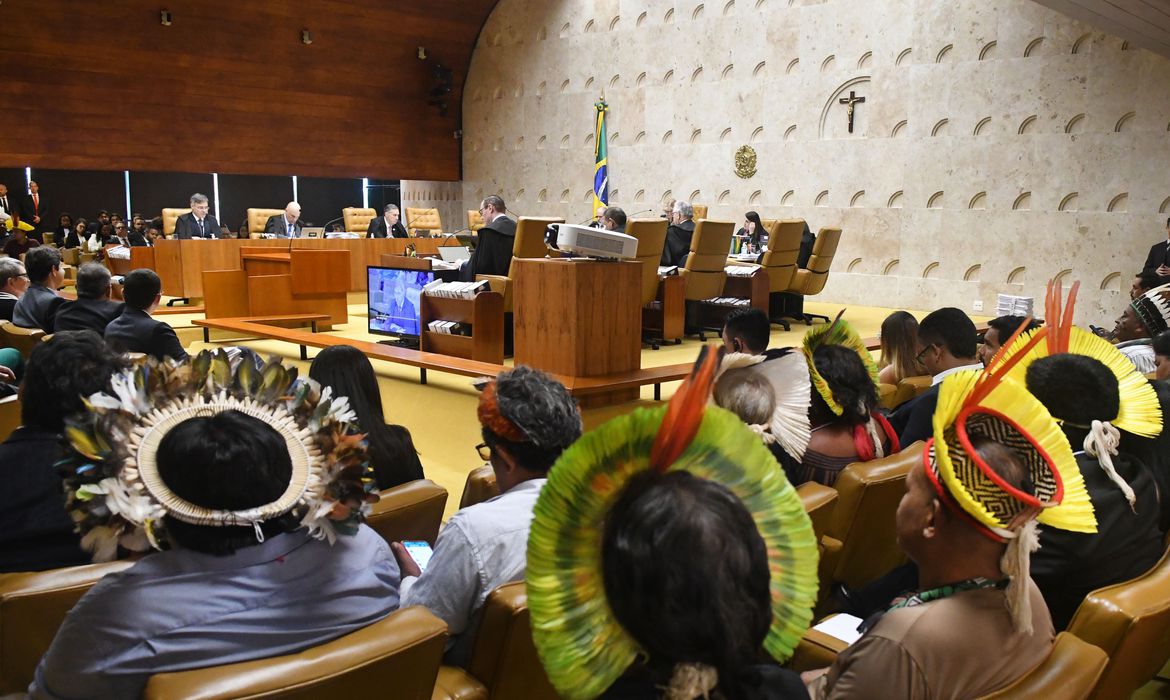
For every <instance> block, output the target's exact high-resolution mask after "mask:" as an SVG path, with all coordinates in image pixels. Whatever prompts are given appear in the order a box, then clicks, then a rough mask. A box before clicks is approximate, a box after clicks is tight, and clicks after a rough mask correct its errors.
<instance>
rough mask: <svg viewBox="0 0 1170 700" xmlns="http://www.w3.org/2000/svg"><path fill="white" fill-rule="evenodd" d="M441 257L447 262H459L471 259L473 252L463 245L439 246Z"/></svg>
mask: <svg viewBox="0 0 1170 700" xmlns="http://www.w3.org/2000/svg"><path fill="white" fill-rule="evenodd" d="M439 257H440V258H442V259H443V260H444V261H445V262H459V261H460V260H467V259H468V258H470V257H471V251H470V250H468V249H467V248H464V247H463V246H461V245H441V246H439Z"/></svg>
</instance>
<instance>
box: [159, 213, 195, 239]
mask: <svg viewBox="0 0 1170 700" xmlns="http://www.w3.org/2000/svg"><path fill="white" fill-rule="evenodd" d="M190 213H191V207H187V208H186V209H179V208H170V209H163V210H162V224H163V230H162V232H163V235H164V236H166V237H167V238H171V237H173V236H174V235H175V222H176V221H178V220H179V217H180V216H182V215H183V214H190Z"/></svg>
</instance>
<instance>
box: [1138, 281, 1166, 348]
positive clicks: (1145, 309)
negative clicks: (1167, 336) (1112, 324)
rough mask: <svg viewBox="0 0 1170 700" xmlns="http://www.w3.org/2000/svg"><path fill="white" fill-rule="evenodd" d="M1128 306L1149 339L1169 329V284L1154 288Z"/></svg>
mask: <svg viewBox="0 0 1170 700" xmlns="http://www.w3.org/2000/svg"><path fill="white" fill-rule="evenodd" d="M1129 305H1130V306H1131V307H1133V310H1134V311H1135V312H1137V317H1138V320H1139V321H1141V323H1142V325H1143V326H1145V327H1146V330H1147V331H1149V332H1150V336H1151V337H1153V336H1156V335H1158V334H1159V333H1164V332H1166V330H1167V329H1170V284H1164V285H1162V286H1160V287H1154V288H1153V289H1151V290H1150V291H1148V292H1146V293H1145V294H1143V295H1141V296H1140V297H1138V298H1137V299H1134V300H1133V301H1131V302H1129Z"/></svg>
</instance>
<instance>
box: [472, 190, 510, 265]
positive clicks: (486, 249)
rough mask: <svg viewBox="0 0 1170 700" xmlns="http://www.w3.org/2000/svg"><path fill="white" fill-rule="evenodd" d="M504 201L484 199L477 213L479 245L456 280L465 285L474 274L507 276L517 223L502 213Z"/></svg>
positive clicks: (488, 197) (491, 196) (492, 196)
mask: <svg viewBox="0 0 1170 700" xmlns="http://www.w3.org/2000/svg"><path fill="white" fill-rule="evenodd" d="M506 211H507V208H506V207H505V206H504V200H503V199H502V198H500V197H499V196H498V195H494V194H493V195H489V196H487V197H484V199H483V201H482V202H480V203H479V213H480V215H481V216H482V217H483V221H484V226H483V228H481V229H480V230H479V243H478V244H477V245H476V246H475V250H474V251H472V253H471V257H470V258H468V259H467V261H466V262H465V263H463V266H462V267H461V268H460V273H459V277H460V279H462V280H463V281H465V282H471V281H474V280H475V277H476V275H507V274H508V268H509V266H511V264H512V247H513V246H514V245H515V242H516V222H515V221H513V220H512V219H509V218H508V217H507V216H506V215H505V213H504V212H506Z"/></svg>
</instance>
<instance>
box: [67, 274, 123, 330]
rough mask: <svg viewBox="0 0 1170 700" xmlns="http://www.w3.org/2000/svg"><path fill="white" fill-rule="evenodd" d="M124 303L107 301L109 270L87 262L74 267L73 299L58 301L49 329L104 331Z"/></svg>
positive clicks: (108, 295) (119, 314)
mask: <svg viewBox="0 0 1170 700" xmlns="http://www.w3.org/2000/svg"><path fill="white" fill-rule="evenodd" d="M125 308H126V305H125V304H122V303H118V302H116V301H110V271H109V270H108V269H106V266H105V265H102V264H101V263H95V262H90V263H86V264H84V265H82V266H81V267H79V268H77V299H75V300H73V301H66V302H65V303H63V304H61V307H60V308H59V309H58V310H57V313H56V315H55V316H54V318H53V332H54V333H58V332H60V331H84V330H90V331H96V332H97V333H98V334H99V335H102V334H104V333H105V332H106V326H108V325H110V321H113V320H114V319H115V318H118V317H119V316H121V315H122V311H123V310H125Z"/></svg>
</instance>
